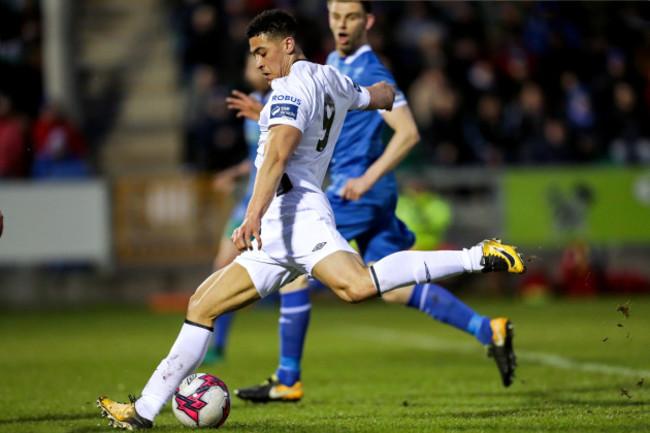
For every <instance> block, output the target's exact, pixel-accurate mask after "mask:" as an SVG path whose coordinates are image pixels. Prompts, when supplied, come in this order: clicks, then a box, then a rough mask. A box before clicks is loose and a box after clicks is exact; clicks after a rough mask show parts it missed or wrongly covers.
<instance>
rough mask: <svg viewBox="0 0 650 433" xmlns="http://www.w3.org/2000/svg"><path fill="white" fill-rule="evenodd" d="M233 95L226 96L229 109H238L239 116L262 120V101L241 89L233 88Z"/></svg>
mask: <svg viewBox="0 0 650 433" xmlns="http://www.w3.org/2000/svg"><path fill="white" fill-rule="evenodd" d="M232 95H233V96H229V97H227V98H226V104H227V106H228V109H230V110H235V111H237V117H245V118H247V119H251V120H254V121H258V120H260V112H261V111H262V108H264V105H262V103H261V102H260V101H258V100H257V99H255V98H253V97H252V96H250V95H247V94H245V93H243V92H240V91H239V90H233V91H232Z"/></svg>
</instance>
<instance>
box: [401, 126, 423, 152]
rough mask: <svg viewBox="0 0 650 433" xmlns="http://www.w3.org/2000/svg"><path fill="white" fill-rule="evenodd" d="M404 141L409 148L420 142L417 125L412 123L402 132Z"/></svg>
mask: <svg viewBox="0 0 650 433" xmlns="http://www.w3.org/2000/svg"><path fill="white" fill-rule="evenodd" d="M404 134H405V135H404V143H405V145H406V146H407V147H408V148H409V150H410V149H412V148H413V147H415V145H416V144H418V143H419V142H420V133H419V132H418V129H417V127H416V126H415V124H414V125H412V126H409V128H408V129H407V130H406V131H405V132H404Z"/></svg>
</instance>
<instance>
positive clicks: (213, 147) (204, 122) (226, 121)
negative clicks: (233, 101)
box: [184, 65, 246, 172]
mask: <svg viewBox="0 0 650 433" xmlns="http://www.w3.org/2000/svg"><path fill="white" fill-rule="evenodd" d="M230 91H231V88H230V87H228V86H225V85H222V84H219V83H218V80H217V73H216V70H215V69H214V68H213V67H212V66H209V65H200V66H197V67H196V68H195V71H194V74H193V80H192V84H191V86H190V89H189V92H188V98H187V106H186V115H185V122H186V126H185V128H186V132H185V137H186V142H185V157H184V160H185V163H186V164H187V166H188V167H189V168H190V169H191V170H195V171H198V172H215V171H220V170H224V169H226V168H228V167H231V166H233V165H234V164H237V163H238V162H239V161H241V160H242V159H244V158H245V157H246V147H245V145H244V142H243V136H242V133H241V129H242V127H241V121H240V120H238V119H236V118H235V117H234V116H235V115H234V114H233V113H232V112H231V111H230V110H228V108H227V107H226V97H228V96H229V95H230Z"/></svg>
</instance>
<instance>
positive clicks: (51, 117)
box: [32, 103, 90, 178]
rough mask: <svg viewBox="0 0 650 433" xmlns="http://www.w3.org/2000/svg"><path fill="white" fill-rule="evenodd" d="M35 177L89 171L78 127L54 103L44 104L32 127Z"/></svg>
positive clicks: (84, 143)
mask: <svg viewBox="0 0 650 433" xmlns="http://www.w3.org/2000/svg"><path fill="white" fill-rule="evenodd" d="M32 141H33V143H34V152H35V154H34V162H33V165H32V176H33V177H36V178H46V177H58V178H74V177H85V176H88V175H89V174H90V168H89V166H88V163H87V161H86V155H87V151H88V150H87V147H86V142H85V141H84V139H83V137H82V136H81V133H80V132H79V130H78V129H77V127H76V126H75V125H74V124H73V123H72V122H71V121H70V120H69V119H68V118H67V117H66V115H65V114H64V113H63V112H62V110H61V109H60V108H59V107H58V106H57V105H56V104H55V103H48V104H46V105H44V106H43V108H42V109H41V112H40V114H39V116H38V118H37V119H36V122H35V124H34V127H33V128H32Z"/></svg>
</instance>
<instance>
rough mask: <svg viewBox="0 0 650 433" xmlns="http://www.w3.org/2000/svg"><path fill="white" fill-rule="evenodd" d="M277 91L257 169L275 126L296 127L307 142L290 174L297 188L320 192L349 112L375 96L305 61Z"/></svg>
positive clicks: (265, 115) (266, 113) (264, 120)
mask: <svg viewBox="0 0 650 433" xmlns="http://www.w3.org/2000/svg"><path fill="white" fill-rule="evenodd" d="M271 88H272V89H273V91H272V93H271V95H270V97H269V99H268V102H267V103H266V105H265V106H264V109H263V110H262V112H261V113H260V120H259V124H260V132H261V135H260V141H259V147H258V151H257V158H256V160H255V166H256V167H257V168H259V167H260V165H261V164H262V161H263V159H264V151H265V149H264V144H265V142H266V137H267V135H268V132H269V128H270V127H271V126H273V125H291V126H293V127H295V128H297V129H299V130H300V131H301V132H302V141H301V142H300V144H299V145H298V148H297V149H296V151H295V152H294V154H293V155H292V156H291V157H290V159H289V161H288V164H287V168H286V174H287V175H288V176H289V179H290V180H291V183H292V184H293V185H294V186H300V187H305V188H308V189H311V190H318V191H320V190H321V188H322V184H323V179H324V178H325V174H326V172H327V167H328V165H329V163H330V160H331V159H332V151H333V150H334V145H335V144H336V140H337V139H338V137H339V134H340V133H341V128H342V127H343V121H344V120H345V115H346V113H347V112H348V110H360V109H364V108H366V107H367V106H368V104H369V103H370V94H369V93H368V91H367V90H366V89H364V88H361V87H359V86H358V85H357V84H355V83H353V82H352V80H351V79H350V78H348V77H347V76H345V75H343V74H341V73H340V72H338V71H337V70H336V69H335V68H333V67H331V66H323V65H318V64H315V63H311V62H308V61H306V60H299V61H297V62H295V63H294V64H293V65H292V66H291V71H290V73H289V75H288V76H286V77H283V78H276V79H275V80H273V81H272V82H271Z"/></svg>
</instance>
